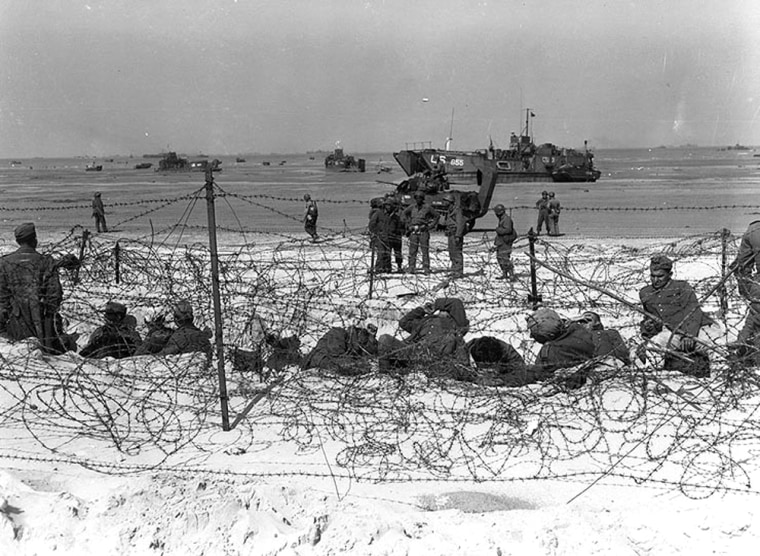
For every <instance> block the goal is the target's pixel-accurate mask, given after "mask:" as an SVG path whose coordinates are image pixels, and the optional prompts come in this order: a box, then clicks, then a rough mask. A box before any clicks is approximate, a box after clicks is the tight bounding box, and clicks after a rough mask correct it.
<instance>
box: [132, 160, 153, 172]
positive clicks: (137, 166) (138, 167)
mask: <svg viewBox="0 0 760 556" xmlns="http://www.w3.org/2000/svg"><path fill="white" fill-rule="evenodd" d="M151 166H153V163H152V162H140V163H139V164H135V170H147V169H148V168H150V167H151Z"/></svg>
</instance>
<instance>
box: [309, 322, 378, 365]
mask: <svg viewBox="0 0 760 556" xmlns="http://www.w3.org/2000/svg"><path fill="white" fill-rule="evenodd" d="M367 355H377V338H376V337H375V335H374V334H372V333H371V332H370V331H369V330H367V329H365V328H361V327H358V326H351V327H349V328H348V329H346V328H341V327H337V326H336V327H333V328H331V329H330V330H328V331H327V332H326V333H325V335H324V336H322V337H321V338H320V339H319V341H318V342H317V345H316V346H314V349H312V350H311V352H310V353H309V355H308V356H307V357H306V359H305V361H304V364H303V368H304V369H308V368H309V367H320V368H327V369H337V368H339V367H346V366H347V365H350V363H351V362H352V360H353V361H355V360H356V359H358V358H361V357H364V356H367Z"/></svg>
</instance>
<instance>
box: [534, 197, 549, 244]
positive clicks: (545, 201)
mask: <svg viewBox="0 0 760 556" xmlns="http://www.w3.org/2000/svg"><path fill="white" fill-rule="evenodd" d="M536 208H537V209H538V224H536V235H539V234H540V233H541V226H542V225H543V224H544V223H546V232H547V233H549V232H551V230H550V228H549V193H548V192H547V191H542V192H541V198H540V199H539V200H538V201H536Z"/></svg>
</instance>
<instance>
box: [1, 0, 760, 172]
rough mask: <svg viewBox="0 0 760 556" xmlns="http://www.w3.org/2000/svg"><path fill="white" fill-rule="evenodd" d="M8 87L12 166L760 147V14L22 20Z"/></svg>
mask: <svg viewBox="0 0 760 556" xmlns="http://www.w3.org/2000/svg"><path fill="white" fill-rule="evenodd" d="M0 79H1V80H2V81H1V83H2V85H1V86H0V157H6V158H7V157H29V156H73V155H91V156H103V155H107V154H111V155H116V154H135V155H138V154H142V153H148V152H158V151H162V150H165V149H166V148H167V147H168V148H171V149H172V150H177V151H180V152H184V153H188V154H194V153H198V152H204V153H209V154H238V153H252V152H262V153H269V152H303V151H306V150H317V149H332V148H333V146H334V145H335V143H336V141H340V144H341V146H342V147H343V148H344V149H345V150H346V152H348V153H352V152H390V151H392V150H398V149H401V148H404V146H405V144H406V143H408V142H412V141H432V142H433V145H434V146H439V147H442V146H443V145H444V142H445V140H446V137H447V136H448V135H449V133H450V131H452V111H453V114H454V117H453V134H452V135H453V138H454V140H453V143H452V148H458V149H465V150H466V149H476V148H484V147H486V146H487V144H488V140H489V137H491V138H492V139H493V142H494V144H495V145H496V146H505V145H506V144H508V137H509V133H510V132H511V131H515V132H519V130H520V125H521V123H523V121H524V112H521V109H522V110H524V109H525V108H532V109H533V112H534V113H535V114H536V117H535V118H534V119H533V130H532V131H533V134H534V136H535V139H536V141H537V142H539V143H542V142H552V143H555V144H558V145H562V146H569V147H578V146H582V145H583V140H584V139H588V140H589V143H590V145H591V146H593V147H595V148H606V147H627V146H631V147H636V146H644V147H648V146H659V145H663V144H664V145H679V144H685V143H696V144H699V145H733V144H735V143H737V142H739V143H742V144H749V145H753V144H754V145H760V120H759V119H758V118H759V117H760V2H759V1H758V0H746V1H744V0H710V1H704V0H667V1H666V0H643V1H642V0H631V1H627V0H608V1H601V0H583V1H581V0H578V1H570V0H541V1H524V2H518V1H514V0H489V1H477V0H471V1H455V0H385V1H383V0H256V1H254V0H237V1H235V0H111V1H103V0H90V1H79V0H44V1H42V0H40V1H30V0H2V2H0ZM423 99H426V101H425V100H423Z"/></svg>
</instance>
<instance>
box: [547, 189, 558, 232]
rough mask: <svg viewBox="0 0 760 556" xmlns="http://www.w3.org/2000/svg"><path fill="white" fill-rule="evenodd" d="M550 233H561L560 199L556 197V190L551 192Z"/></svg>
mask: <svg viewBox="0 0 760 556" xmlns="http://www.w3.org/2000/svg"><path fill="white" fill-rule="evenodd" d="M548 206H549V235H550V236H558V235H559V211H560V210H561V208H560V206H559V201H558V200H557V199H555V198H554V191H552V192H551V193H549V205H548Z"/></svg>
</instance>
